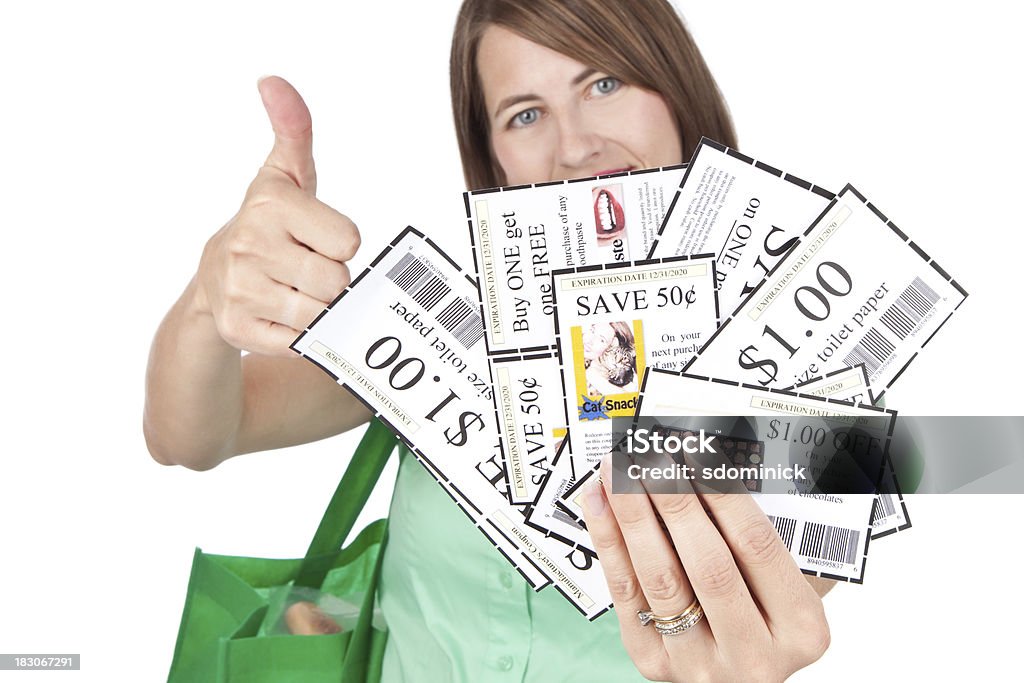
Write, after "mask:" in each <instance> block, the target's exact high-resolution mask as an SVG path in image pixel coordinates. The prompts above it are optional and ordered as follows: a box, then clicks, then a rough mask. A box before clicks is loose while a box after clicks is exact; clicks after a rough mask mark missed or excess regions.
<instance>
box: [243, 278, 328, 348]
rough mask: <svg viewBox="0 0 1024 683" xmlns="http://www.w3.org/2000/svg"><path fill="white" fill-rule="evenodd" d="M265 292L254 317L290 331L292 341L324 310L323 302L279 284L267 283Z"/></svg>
mask: <svg viewBox="0 0 1024 683" xmlns="http://www.w3.org/2000/svg"><path fill="white" fill-rule="evenodd" d="M266 291H267V293H266V294H265V295H264V296H262V297H261V299H260V301H261V305H260V306H258V307H257V308H256V316H257V317H258V318H260V319H262V320H265V321H268V322H272V323H277V324H278V325H283V326H285V327H287V328H289V329H291V330H292V331H293V335H292V339H294V338H295V337H297V336H298V335H299V333H300V332H302V331H303V330H304V329H306V326H307V325H308V324H309V323H311V322H313V320H314V319H316V317H317V316H318V315H320V314H321V313H322V312H323V310H324V304H323V302H321V301H317V300H316V299H314V298H313V297H311V296H309V295H308V294H303V293H302V292H298V291H296V290H294V289H292V288H291V287H289V286H287V285H284V284H281V283H279V282H273V281H268V286H267V288H266Z"/></svg>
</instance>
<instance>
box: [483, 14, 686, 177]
mask: <svg viewBox="0 0 1024 683" xmlns="http://www.w3.org/2000/svg"><path fill="white" fill-rule="evenodd" d="M477 69H478V70H479V73H480V80H481V82H482V84H483V90H484V102H485V104H486V107H487V117H488V120H489V122H490V129H491V146H492V148H493V150H494V155H495V158H496V159H497V161H498V164H499V165H500V166H501V168H502V170H503V171H504V172H505V179H506V182H507V183H508V184H509V185H522V184H528V183H539V182H546V181H549V180H565V179H567V178H582V177H587V176H595V175H603V174H606V173H614V172H616V171H624V170H628V169H635V168H651V167H654V166H667V165H671V164H678V163H680V162H682V161H683V159H682V155H683V153H682V145H681V142H680V135H679V131H678V130H677V127H676V122H675V118H674V117H673V116H672V112H671V111H670V110H669V108H668V106H667V105H666V104H665V101H664V100H663V99H662V97H661V95H659V94H657V93H655V92H652V91H650V90H643V89H641V88H638V87H635V86H630V85H627V84H625V83H623V82H622V81H620V80H618V79H617V78H614V77H612V76H609V75H608V74H606V73H602V72H600V71H595V70H594V69H592V68H590V67H588V66H587V65H586V64H582V63H580V62H577V61H576V60H574V59H572V58H571V57H567V56H565V55H563V54H561V53H559V52H555V51H554V50H549V49H548V48H546V47H543V46H541V45H538V44H537V43H533V42H530V41H529V40H527V39H526V38H523V37H522V36H520V35H519V34H517V33H513V32H512V31H509V30H507V29H504V28H502V27H500V26H490V27H488V28H487V30H486V31H485V32H484V34H483V36H482V37H481V40H480V46H479V50H478V52H477Z"/></svg>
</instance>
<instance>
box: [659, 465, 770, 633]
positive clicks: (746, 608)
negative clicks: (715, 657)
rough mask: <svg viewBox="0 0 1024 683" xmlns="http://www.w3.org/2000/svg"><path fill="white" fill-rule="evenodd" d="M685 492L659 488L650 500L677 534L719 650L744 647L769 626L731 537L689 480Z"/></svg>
mask: <svg viewBox="0 0 1024 683" xmlns="http://www.w3.org/2000/svg"><path fill="white" fill-rule="evenodd" d="M678 485H679V490H681V491H682V492H681V493H653V494H650V500H651V502H652V504H653V506H654V508H655V509H656V510H657V511H658V513H659V514H660V515H661V518H662V520H664V522H665V526H666V527H667V528H668V531H669V534H670V535H671V537H672V543H673V544H674V546H675V550H676V551H677V552H678V554H679V558H680V560H681V561H682V565H683V568H684V570H685V571H686V575H687V577H688V579H689V580H690V583H691V584H692V586H693V591H694V593H695V594H696V595H697V597H698V599H700V603H701V605H702V606H703V607H704V614H705V616H706V619H707V621H708V624H709V625H710V627H711V631H712V633H714V638H715V642H716V643H717V644H718V647H719V649H723V650H729V649H742V648H743V647H744V646H745V645H746V644H747V643H748V642H749V641H750V639H751V638H753V637H756V636H757V635H758V634H765V635H766V634H767V632H768V627H767V625H766V624H765V621H764V618H763V617H762V616H761V613H760V611H759V610H758V608H757V605H756V604H755V603H754V600H753V597H752V596H751V594H750V589H749V588H748V587H747V584H746V582H745V581H744V580H743V576H742V575H741V574H740V571H739V568H738V567H737V566H736V561H735V560H734V559H733V556H732V552H731V551H730V549H729V546H728V545H727V544H726V542H725V539H723V538H722V535H721V534H720V533H719V531H718V529H717V528H716V527H715V524H714V522H712V521H711V518H709V517H708V513H707V512H706V511H705V509H704V506H703V505H702V504H701V499H700V498H699V497H698V496H697V494H696V493H695V492H694V491H693V487H692V486H691V485H690V483H689V482H688V481H686V480H685V479H684V480H679V481H678Z"/></svg>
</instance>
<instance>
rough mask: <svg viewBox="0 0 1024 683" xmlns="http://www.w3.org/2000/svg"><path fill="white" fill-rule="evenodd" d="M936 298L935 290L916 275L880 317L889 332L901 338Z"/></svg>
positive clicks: (932, 306)
mask: <svg viewBox="0 0 1024 683" xmlns="http://www.w3.org/2000/svg"><path fill="white" fill-rule="evenodd" d="M938 300H939V295H938V294H936V292H935V290H934V289H932V288H931V287H929V286H928V285H927V284H925V282H924V280H922V279H921V278H919V277H916V278H914V281H913V282H911V283H910V286H909V287H907V288H906V289H905V290H903V293H902V294H900V295H899V297H897V299H896V302H895V303H893V305H892V306H889V308H888V309H886V311H885V313H883V314H882V316H881V318H880V319H881V321H882V323H883V324H884V325H885V326H886V327H887V328H889V331H890V332H892V333H893V334H894V335H896V337H897V338H898V339H901V340H902V339H904V338H906V336H907V335H908V334H910V333H911V332H913V331H914V328H916V327H917V324H918V323H920V322H921V319H922V318H924V316H926V315H927V314H928V311H930V310H932V309H933V308H934V307H935V302H936V301H938Z"/></svg>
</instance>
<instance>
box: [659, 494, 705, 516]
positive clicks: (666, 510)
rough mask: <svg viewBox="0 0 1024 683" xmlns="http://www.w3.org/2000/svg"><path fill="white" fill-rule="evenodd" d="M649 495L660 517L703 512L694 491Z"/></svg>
mask: <svg viewBox="0 0 1024 683" xmlns="http://www.w3.org/2000/svg"><path fill="white" fill-rule="evenodd" d="M651 497H652V498H653V499H654V501H655V505H657V507H658V510H659V511H660V512H661V516H662V517H684V516H687V515H692V514H694V513H696V512H700V513H701V514H703V507H702V506H701V503H700V498H699V497H698V496H697V494H695V493H673V494H667V495H655V496H651Z"/></svg>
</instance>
